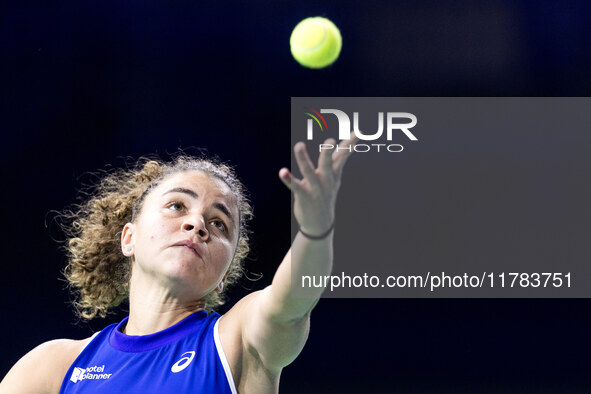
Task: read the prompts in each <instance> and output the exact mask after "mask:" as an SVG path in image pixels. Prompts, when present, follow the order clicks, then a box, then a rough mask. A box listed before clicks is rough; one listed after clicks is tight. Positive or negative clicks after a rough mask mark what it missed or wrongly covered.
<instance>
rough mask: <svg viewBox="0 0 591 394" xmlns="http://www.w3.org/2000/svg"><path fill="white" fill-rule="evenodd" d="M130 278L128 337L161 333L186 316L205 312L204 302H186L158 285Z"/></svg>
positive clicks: (125, 330)
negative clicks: (201, 311)
mask: <svg viewBox="0 0 591 394" xmlns="http://www.w3.org/2000/svg"><path fill="white" fill-rule="evenodd" d="M139 279H140V278H137V276H135V277H134V275H132V277H131V283H130V288H129V320H128V321H127V325H126V326H125V328H124V329H123V333H124V334H127V335H148V334H153V333H155V332H158V331H162V330H164V329H167V328H168V327H171V326H173V325H175V324H176V323H178V322H180V321H181V320H183V319H184V318H186V317H187V316H190V315H192V314H193V313H195V312H198V311H200V310H203V309H205V302H204V301H203V300H195V299H191V300H190V299H183V298H182V297H181V296H180V295H178V294H174V293H172V292H171V290H170V289H168V288H166V287H163V286H160V285H158V284H157V283H154V282H153V281H152V282H146V281H141V280H139Z"/></svg>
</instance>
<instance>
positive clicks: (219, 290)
mask: <svg viewBox="0 0 591 394" xmlns="http://www.w3.org/2000/svg"><path fill="white" fill-rule="evenodd" d="M229 273H230V270H229V269H228V270H227V271H226V274H225V275H224V277H223V278H222V280H221V281H220V283H218V285H217V287H216V288H215V289H216V291H217V292H218V293H221V292H222V291H224V282H225V281H226V278H227V277H228V274H229Z"/></svg>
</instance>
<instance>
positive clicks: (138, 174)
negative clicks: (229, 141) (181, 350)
mask: <svg viewBox="0 0 591 394" xmlns="http://www.w3.org/2000/svg"><path fill="white" fill-rule="evenodd" d="M185 171H201V172H204V173H206V174H209V175H210V176H213V177H216V178H218V179H221V180H222V181H224V182H225V183H226V184H227V185H228V186H229V187H230V189H231V190H232V192H233V193H234V194H235V196H236V198H237V202H238V209H239V212H240V215H239V236H238V244H237V246H236V252H235V254H234V259H233V261H232V263H231V265H230V272H229V274H228V276H227V277H226V280H225V282H224V292H223V293H219V292H217V291H213V292H211V293H210V294H209V295H208V296H207V297H206V299H205V309H206V310H207V311H208V312H209V311H212V310H214V309H215V308H216V307H218V306H220V305H222V304H223V303H224V302H225V296H224V293H225V291H226V290H227V289H228V288H229V287H231V286H232V285H233V284H235V283H236V282H237V281H238V280H239V279H240V277H241V276H242V274H243V262H244V259H245V258H246V256H247V255H248V252H249V244H248V238H249V231H248V228H247V223H248V221H249V220H250V219H251V218H252V207H251V205H250V202H249V201H248V199H247V197H246V191H245V189H244V186H243V185H242V183H241V182H240V181H239V180H238V178H237V176H236V174H235V172H234V170H233V169H232V168H231V167H230V166H228V165H226V164H223V163H221V162H219V161H217V160H211V159H202V158H201V159H196V158H194V157H191V156H186V155H180V156H178V157H177V158H176V159H174V160H173V161H172V162H170V163H165V162H163V161H161V160H155V159H150V158H141V159H139V160H138V161H137V162H136V163H135V164H134V165H133V166H132V167H131V168H126V169H118V170H112V171H105V172H104V173H103V175H102V177H101V178H100V179H99V181H98V182H97V183H96V184H95V185H94V186H91V187H90V188H89V190H88V191H86V194H88V196H89V198H87V200H86V201H85V202H83V203H82V204H77V205H75V206H74V207H73V208H72V209H70V210H67V211H65V212H63V213H62V214H61V217H62V218H64V219H65V221H64V222H63V223H62V224H61V227H62V229H63V230H64V232H65V233H66V236H67V237H68V241H67V244H66V251H67V257H68V264H67V266H66V269H65V270H64V275H65V277H66V279H67V281H68V283H69V287H70V290H71V291H72V293H73V296H74V301H73V304H74V307H75V309H76V312H77V314H78V316H79V317H81V318H84V319H88V320H90V319H93V318H95V317H97V316H100V317H105V316H106V315H107V313H108V312H109V311H111V310H112V308H114V307H116V306H118V305H120V304H121V302H123V301H125V300H127V298H128V296H129V280H130V276H131V263H132V261H133V260H132V258H128V257H125V256H124V255H123V253H122V252H121V232H122V230H123V227H124V226H125V224H126V223H128V222H133V221H134V220H135V219H136V217H137V216H138V214H139V213H140V212H141V209H142V205H143V202H144V200H145V198H146V196H147V195H148V194H149V193H150V191H151V190H153V189H154V188H155V187H156V186H157V185H158V184H160V182H162V180H164V179H166V178H168V177H169V176H171V175H173V174H176V173H179V172H185Z"/></svg>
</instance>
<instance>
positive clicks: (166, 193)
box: [0, 139, 353, 394]
mask: <svg viewBox="0 0 591 394" xmlns="http://www.w3.org/2000/svg"><path fill="white" fill-rule="evenodd" d="M326 143H329V144H335V142H334V141H332V140H329V141H327V142H326ZM352 143H353V140H352V139H351V140H347V141H342V142H341V143H340V145H339V148H340V149H339V150H338V151H330V150H323V151H322V152H321V153H320V156H319V159H318V165H317V166H314V164H313V163H312V161H311V160H310V157H309V155H308V153H307V151H306V148H305V145H304V144H303V143H298V144H296V145H295V147H294V152H295V158H296V162H297V165H298V167H299V169H300V172H301V173H302V175H303V178H302V179H296V178H295V177H293V176H292V174H291V172H290V171H289V170H288V169H287V168H283V169H281V170H280V171H279V177H280V179H281V180H282V181H283V183H284V184H285V185H286V186H287V187H288V188H289V189H290V190H291V191H292V192H293V194H294V200H295V204H294V213H295V217H296V220H297V222H298V224H299V226H300V230H299V232H298V234H297V235H296V237H295V239H294V241H293V244H292V246H291V250H290V251H289V252H288V253H287V254H286V256H285V258H284V259H283V261H282V262H281V264H280V265H279V267H278V269H277V272H276V273H275V276H274V278H273V281H272V284H271V285H269V286H268V287H266V288H265V289H263V290H261V291H257V292H253V293H251V294H249V295H247V296H246V297H244V298H243V299H241V300H239V301H238V302H237V303H236V304H235V305H234V306H233V307H232V308H231V309H230V310H229V311H228V312H227V313H225V314H224V315H223V316H220V315H219V314H217V313H216V312H214V310H215V308H216V307H217V306H219V305H221V304H222V303H223V300H224V298H223V295H224V290H225V289H227V288H228V287H229V286H230V285H231V284H232V283H234V282H236V281H237V280H238V279H239V278H240V276H241V273H242V261H243V259H244V258H245V257H246V255H247V254H248V231H247V222H248V219H249V218H250V216H251V207H250V205H249V202H248V201H247V199H246V198H245V197H244V191H243V187H242V185H241V183H240V182H239V181H238V179H237V178H236V176H235V174H234V173H233V170H232V169H231V168H229V167H228V166H226V165H224V164H220V163H216V162H213V161H209V160H203V159H195V158H192V157H188V156H182V157H179V158H177V159H176V160H175V161H173V162H171V163H163V162H158V161H146V160H144V161H141V162H138V163H137V165H136V166H135V167H134V168H131V169H125V170H120V171H116V172H112V173H109V174H107V175H106V176H104V177H103V178H102V179H101V180H100V181H99V182H98V184H97V186H96V188H95V190H94V194H93V195H92V196H91V197H90V199H88V200H87V202H86V203H84V204H82V205H80V206H79V207H77V208H76V209H75V210H74V211H71V212H67V213H66V214H65V216H67V217H68V218H70V219H71V220H69V223H70V225H69V227H68V228H66V232H67V233H68V235H69V242H68V251H69V253H68V267H67V268H66V271H65V272H66V277H67V278H68V280H69V282H70V286H71V287H72V289H73V290H74V292H75V294H76V297H77V300H76V306H77V311H78V313H79V314H80V316H82V317H84V318H87V319H91V318H93V317H97V316H103V317H104V316H106V314H107V312H108V311H109V310H111V309H112V308H114V307H116V306H117V305H119V304H120V303H121V302H122V301H125V300H128V301H129V316H128V317H126V318H125V319H124V320H123V321H121V322H120V323H116V324H112V325H110V326H107V327H106V328H104V329H103V330H102V331H100V332H98V333H96V334H95V335H93V336H92V337H90V338H86V339H83V340H70V339H58V340H53V341H49V342H46V343H44V344H42V345H40V346H38V347H36V348H35V349H33V350H32V351H30V352H29V353H28V354H26V355H25V356H24V357H23V358H21V359H20V360H19V361H18V362H17V363H16V364H15V365H14V366H13V368H12V369H11V370H10V371H9V372H8V374H7V375H6V376H5V377H4V379H3V380H2V383H0V393H2V394H4V393H18V394H26V393H79V392H84V393H92V392H100V393H122V392H125V393H144V394H145V393H156V392H157V393H189V392H198V393H253V394H264V393H277V392H278V390H279V378H280V375H281V370H282V369H283V368H284V367H285V366H287V365H288V364H290V363H291V362H292V361H293V360H294V359H295V358H296V357H297V355H298V354H299V353H300V351H301V350H302V348H303V346H304V344H305V342H306V339H307V336H308V328H309V320H310V313H311V311H312V309H313V308H314V306H315V305H316V303H317V301H318V299H319V298H320V295H321V293H322V290H323V289H311V290H312V291H316V293H315V294H314V295H315V298H314V297H313V298H309V299H301V298H296V297H294V295H293V294H292V291H291V275H292V271H293V272H295V273H296V274H297V273H298V272H300V271H302V272H303V271H304V270H305V272H306V273H307V274H310V273H314V274H316V275H328V274H329V273H330V272H331V267H332V238H333V228H334V219H335V218H334V210H335V201H336V198H337V192H338V190H339V186H340V181H341V175H342V171H343V167H344V165H345V162H346V160H347V159H348V157H349V156H350V154H351V153H350V152H349V151H348V149H350V148H349V147H350V146H351V144H352Z"/></svg>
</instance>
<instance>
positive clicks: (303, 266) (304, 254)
mask: <svg viewBox="0 0 591 394" xmlns="http://www.w3.org/2000/svg"><path fill="white" fill-rule="evenodd" d="M332 261H333V235H332V233H330V234H329V235H328V236H327V237H326V238H324V239H322V240H310V239H308V238H306V237H305V236H304V235H302V234H301V233H298V234H297V235H296V237H295V239H294V241H293V244H292V246H291V249H290V250H289V251H288V252H287V254H286V255H285V258H284V259H283V262H282V263H281V265H280V266H279V268H278V269H277V272H276V273H275V277H274V278H273V284H272V285H271V287H270V289H268V291H269V297H270V298H271V299H272V302H271V305H273V307H272V309H271V312H272V315H273V316H274V318H276V319H278V320H281V321H295V320H299V319H301V318H302V317H303V316H305V315H306V314H308V313H309V312H310V311H311V310H312V308H313V307H314V306H315V305H316V303H317V302H318V299H319V298H320V296H321V295H322V293H323V291H324V287H313V288H309V289H306V293H305V297H302V296H299V297H298V295H296V294H295V291H294V290H295V288H294V286H293V285H295V286H298V285H299V283H293V285H292V280H296V279H298V278H301V277H302V275H309V276H317V277H318V276H325V275H330V272H331V270H332ZM270 301H271V300H270Z"/></svg>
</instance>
